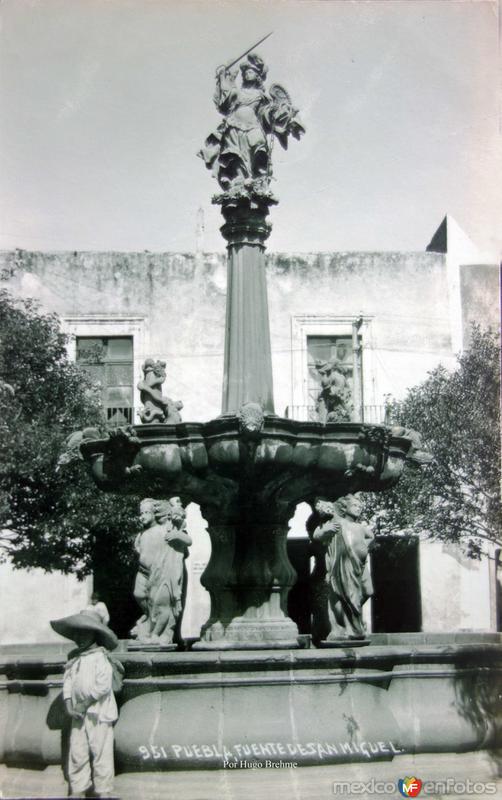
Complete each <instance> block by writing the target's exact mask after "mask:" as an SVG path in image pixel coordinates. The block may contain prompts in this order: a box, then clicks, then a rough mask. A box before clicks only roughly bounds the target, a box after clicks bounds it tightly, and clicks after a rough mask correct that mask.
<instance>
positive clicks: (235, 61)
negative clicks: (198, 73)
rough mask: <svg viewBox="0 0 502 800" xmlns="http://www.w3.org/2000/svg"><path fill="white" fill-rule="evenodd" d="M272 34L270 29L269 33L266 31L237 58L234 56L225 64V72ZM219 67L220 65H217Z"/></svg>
mask: <svg viewBox="0 0 502 800" xmlns="http://www.w3.org/2000/svg"><path fill="white" fill-rule="evenodd" d="M272 34H273V31H270V33H267V35H266V36H264V37H263V39H260V41H259V42H256V44H254V45H253V46H252V47H250V48H249V49H248V50H246V51H245V52H244V53H242V55H240V56H239V57H238V58H235V59H234V60H233V61H231V62H230V64H226V65H225V72H228V70H229V69H232V67H233V66H234V64H237V62H238V61H240V60H241V58H244V56H247V54H248V53H250V52H251V50H254V49H255V47H258V45H260V44H261V43H262V42H264V41H265V39H268V37H269V36H272ZM219 69H221V67H219Z"/></svg>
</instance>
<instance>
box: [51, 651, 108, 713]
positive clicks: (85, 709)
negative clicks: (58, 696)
mask: <svg viewBox="0 0 502 800" xmlns="http://www.w3.org/2000/svg"><path fill="white" fill-rule="evenodd" d="M112 679H113V669H112V665H111V664H110V661H109V659H108V657H107V655H106V650H105V649H104V648H103V647H95V648H93V649H91V650H84V651H83V652H82V653H81V654H80V655H77V656H76V657H75V658H72V659H70V660H69V661H68V663H67V664H66V667H65V673H64V679H63V699H64V700H70V699H71V701H72V705H73V708H74V709H75V711H80V712H82V713H85V714H86V716H91V717H95V718H96V721H97V722H115V720H116V719H117V718H118V711H117V703H116V701H115V696H114V694H113V691H112Z"/></svg>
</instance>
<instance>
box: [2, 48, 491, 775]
mask: <svg viewBox="0 0 502 800" xmlns="http://www.w3.org/2000/svg"><path fill="white" fill-rule="evenodd" d="M232 66H233V65H230V67H222V68H220V69H219V70H218V72H217V76H216V94H215V101H216V104H217V107H218V109H219V111H220V112H221V113H222V115H223V122H222V124H221V125H220V126H219V128H218V129H217V130H216V131H215V132H214V133H212V134H210V136H209V137H208V138H207V140H206V142H205V145H204V147H203V149H202V150H201V153H200V155H201V156H202V158H203V159H204V161H205V163H206V165H207V166H208V167H210V168H211V169H213V172H214V174H215V176H216V177H217V178H218V181H219V184H220V187H221V190H222V191H221V193H220V194H218V195H217V196H216V197H215V198H214V202H216V203H218V204H220V205H221V210H222V214H223V217H224V224H223V226H222V228H221V231H222V234H223V236H224V237H225V239H226V241H227V246H228V289H227V312H226V336H225V365H224V377H223V402H222V413H221V415H220V416H219V417H217V418H216V419H213V420H210V421H208V422H204V423H201V422H182V421H181V418H180V414H179V411H180V408H181V404H180V403H179V402H178V403H176V402H174V401H172V400H170V399H169V398H166V397H164V396H163V394H162V389H161V386H162V383H163V380H164V379H165V370H164V366H165V365H164V364H162V362H154V361H153V360H151V359H148V360H147V361H146V362H145V365H144V372H145V377H144V381H142V383H141V387H140V388H141V394H142V401H143V402H144V404H145V408H144V410H143V412H142V414H141V419H142V424H140V425H136V426H134V427H130V428H124V429H119V430H116V431H111V432H110V433H109V434H107V435H106V436H100V435H99V433H98V432H97V431H94V430H90V429H89V430H86V431H84V432H83V434H82V436H83V440H82V444H81V445H80V449H81V453H82V455H83V457H84V459H85V461H86V462H87V464H88V465H89V468H90V470H91V473H92V475H93V477H94V480H95V482H96V484H97V486H98V487H99V489H102V490H105V491H116V492H127V493H133V494H134V495H137V496H138V498H145V497H148V498H156V499H157V500H159V501H161V500H163V499H164V500H168V499H170V498H173V497H176V498H178V497H179V498H181V504H182V505H183V506H186V505H187V504H188V503H189V502H194V503H197V504H198V505H199V506H200V509H201V512H202V515H203V517H204V518H205V520H206V521H207V524H208V530H209V535H210V537H211V546H212V551H211V557H210V561H209V563H208V566H207V568H206V570H205V572H204V574H203V576H202V583H203V585H204V586H205V587H206V588H207V590H208V592H209V594H210V597H211V612H210V617H209V619H208V620H207V622H206V623H205V624H204V625H203V627H202V630H201V635H200V640H199V641H198V642H197V643H196V644H195V645H194V648H193V651H191V652H162V651H161V650H160V649H159V651H158V652H155V651H154V650H152V649H151V648H150V649H149V648H145V649H144V650H143V651H142V650H141V648H139V649H138V648H137V649H136V651H135V652H131V651H129V652H128V651H127V649H126V648H125V647H124V649H123V652H122V653H121V654H120V657H121V658H122V660H123V663H124V665H125V670H126V672H125V681H124V689H123V691H122V693H121V696H120V698H119V699H120V718H119V721H118V723H117V726H116V735H115V743H116V762H117V767H118V769H119V770H122V771H129V770H134V771H136V770H164V769H176V768H177V769H193V768H197V769H201V768H202V769H204V768H215V767H220V768H221V767H225V768H229V767H230V768H234V767H245V768H249V767H250V766H253V767H254V768H260V767H264V766H265V767H266V766H269V765H270V766H274V765H275V766H284V764H287V763H290V762H291V763H295V764H297V765H311V764H318V765H319V764H328V763H335V762H343V761H363V762H364V761H367V760H368V759H388V760H390V759H393V758H395V757H396V756H398V755H399V754H402V753H416V752H427V753H431V752H459V751H466V750H474V749H476V748H489V747H494V746H496V745H497V742H498V743H500V726H499V724H498V720H499V719H500V693H499V689H498V687H499V685H500V680H499V677H498V676H499V674H500V670H501V668H502V654H501V647H500V644H499V643H498V638H497V635H496V634H479V635H478V636H477V637H476V635H470V636H469V635H466V636H465V637H464V639H462V636H460V635H458V634H457V635H456V636H455V637H453V636H450V637H448V636H439V637H438V636H437V635H436V636H434V635H428V634H415V635H408V637H402V636H401V637H400V636H399V635H395V636H392V635H390V636H388V635H380V636H379V637H378V636H373V637H371V641H370V644H369V645H368V646H363V647H355V646H354V645H356V644H361V642H362V640H363V636H362V634H361V625H360V620H358V619H355V620H352V623H353V624H352V628H351V629H352V633H353V635H352V636H347V637H346V639H345V641H344V642H342V644H343V645H344V646H343V647H340V646H338V647H336V648H326V649H324V648H318V649H298V630H297V626H296V624H295V623H294V622H293V620H292V619H290V618H289V617H288V614H287V597H288V592H289V590H290V588H291V586H292V585H293V584H294V582H295V577H296V576H295V572H294V570H293V568H292V566H291V564H290V562H289V560H288V554H287V550H286V537H287V533H288V522H289V520H290V519H291V517H292V516H293V513H294V510H295V507H296V506H297V504H298V503H301V502H305V503H308V504H310V505H311V507H312V508H313V509H314V515H313V517H314V523H315V522H316V520H315V515H316V514H317V524H315V531H314V539H317V540H318V541H319V542H324V541H333V537H334V535H335V533H336V532H337V531H340V530H341V528H343V526H344V525H345V526H346V527H347V530H348V531H349V534H350V533H351V531H352V532H354V531H356V533H357V531H359V532H360V533H361V535H362V537H363V538H365V537H366V531H365V529H364V526H361V525H359V526H357V524H356V523H355V522H354V520H353V519H350V518H349V519H348V520H343V519H342V520H340V519H338V518H337V517H336V515H335V507H336V503H337V502H340V500H339V499H343V498H345V505H346V507H347V508H348V507H351V503H350V502H349V503H347V496H350V495H353V494H354V493H356V492H359V491H362V492H365V491H381V490H385V489H387V488H388V487H390V486H392V485H393V484H394V483H395V482H396V481H397V480H398V479H399V477H400V475H401V473H402V471H403V468H404V466H405V462H406V459H407V458H418V459H419V460H420V458H421V459H423V458H424V454H423V453H421V452H420V444H419V441H418V439H417V435H416V434H415V433H414V432H413V431H406V430H404V429H403V428H394V429H392V428H389V427H386V426H383V425H380V426H374V425H367V424H364V423H363V422H360V421H355V420H353V415H351V414H350V413H349V409H348V406H347V404H346V403H345V400H344V397H345V396H344V393H343V391H340V392H338V393H336V392H335V388H336V381H338V383H340V384H343V376H342V377H340V374H338V375H335V374H334V372H335V371H334V370H332V372H333V381H332V383H330V379H329V372H330V370H329V368H327V367H325V366H321V367H320V370H322V374H323V383H322V386H323V390H322V393H323V397H324V400H325V401H326V402H324V400H323V402H324V406H323V414H322V415H321V417H322V420H323V421H322V422H299V421H295V420H291V419H284V418H281V417H279V416H277V415H276V414H275V410H274V402H273V384H272V367H271V351H270V334H269V319H268V308H267V289H266V276H265V257H264V251H265V242H266V240H267V238H268V236H269V234H270V229H271V226H270V223H269V221H268V214H269V210H270V207H271V206H272V205H274V204H275V203H276V202H277V200H276V199H275V197H274V196H273V194H272V192H271V190H270V180H271V177H272V164H271V149H272V147H271V142H272V139H273V138H275V139H276V140H278V142H279V143H280V144H281V145H282V146H284V147H285V146H286V145H287V143H288V139H289V138H290V137H291V136H293V137H296V138H300V136H301V135H302V134H303V132H304V129H303V126H302V124H301V122H300V120H299V118H298V112H297V111H296V109H295V108H294V106H293V104H292V102H291V100H290V97H289V94H288V92H287V91H286V90H285V89H284V88H283V87H281V86H279V85H278V84H273V85H272V86H270V87H269V89H268V90H267V91H265V88H264V81H265V77H266V67H265V64H264V62H263V61H262V59H261V58H260V57H259V56H258V55H256V54H255V53H251V54H250V55H249V56H248V58H247V59H246V60H245V61H242V63H241V67H240V69H241V72H242V82H241V83H240V84H238V82H237V75H236V73H235V72H233V71H232ZM341 388H342V389H343V386H342V387H341ZM335 395H336V402H335V403H333V402H332V400H333V397H334V396H335ZM344 403H345V405H344ZM330 404H331V405H330ZM351 417H352V419H351ZM352 505H353V503H352ZM352 514H353V516H354V514H356V512H354V511H353V512H352ZM178 535H180V534H178ZM187 541H188V540H187ZM361 598H362V599H361V602H362V601H363V595H362V594H361ZM356 610H357V609H356ZM332 611H333V614H332V616H333V619H334V622H333V626H332V628H331V633H332V634H333V633H334V628H335V626H338V628H337V636H339V635H340V633H342V634H343V633H344V631H345V630H347V629H346V628H344V627H343V625H342V626H341V627H340V625H339V619H338V618H337V619H335V617H337V613H336V611H337V610H336V607H334V608H333V609H332ZM490 637H492V638H490ZM329 638H330V637H328V640H329ZM331 638H333V636H332V637H331ZM342 638H343V637H342ZM331 643H335V644H338V645H340V641H337V642H331ZM364 643H365V644H366V642H364ZM328 644H330V642H329V641H328ZM194 651H196V652H194ZM201 651H202V652H201ZM204 651H206V652H204ZM63 665H64V657H63V656H62V655H61V653H55V654H52V655H50V654H49V655H47V656H44V657H39V658H34V657H33V656H31V657H30V656H23V655H22V654H21V655H20V654H19V653H16V654H14V655H11V656H9V655H8V654H7V655H4V656H3V661H2V662H1V663H0V674H1V675H0V677H1V678H2V681H0V683H1V684H2V685H5V686H6V688H7V689H8V692H4V693H3V694H2V696H1V697H0V700H1V704H0V713H1V714H3V715H4V718H5V719H6V721H7V722H6V725H5V731H6V734H5V737H4V740H3V744H2V742H0V746H2V747H3V751H4V752H3V758H4V760H5V761H6V762H7V763H16V764H19V763H24V764H25V765H28V766H33V765H36V766H38V767H39V766H42V765H47V764H57V763H60V760H61V742H60V731H61V729H63V731H64V715H63V713H62V708H61V701H60V698H61V682H62V672H63ZM480 667H482V669H480Z"/></svg>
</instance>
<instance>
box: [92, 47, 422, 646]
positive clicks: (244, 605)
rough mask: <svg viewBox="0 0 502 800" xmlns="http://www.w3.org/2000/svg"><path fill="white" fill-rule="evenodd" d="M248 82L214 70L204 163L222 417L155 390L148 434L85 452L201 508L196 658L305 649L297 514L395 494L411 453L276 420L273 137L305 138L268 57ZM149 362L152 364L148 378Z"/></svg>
mask: <svg viewBox="0 0 502 800" xmlns="http://www.w3.org/2000/svg"><path fill="white" fill-rule="evenodd" d="M241 72H242V85H241V86H238V85H237V82H236V74H235V73H234V72H232V71H231V70H230V69H228V68H221V69H220V70H219V71H218V73H217V77H216V95H215V102H216V105H217V107H218V109H219V110H220V112H221V113H222V114H223V115H224V121H223V122H222V124H221V125H220V126H219V128H218V129H217V131H215V132H214V133H212V134H210V136H209V137H208V138H207V140H206V142H205V145H204V147H203V149H202V150H201V152H200V153H199V155H200V156H201V157H202V158H203V159H204V160H205V162H206V165H207V166H208V167H210V168H212V169H213V172H214V173H215V175H216V176H217V178H218V180H219V183H220V186H221V188H222V192H221V193H220V194H218V195H217V196H216V197H214V198H213V202H215V203H218V204H220V205H221V210H222V214H223V217H224V220H225V222H224V225H223V226H222V228H221V232H222V234H223V236H224V238H225V239H226V241H227V249H228V284H227V310H226V327H225V362H224V377H223V402H222V413H221V415H220V416H219V417H218V418H217V419H213V420H211V421H210V422H207V423H190V422H186V423H182V422H180V421H179V420H180V416H179V414H178V413H177V411H176V409H171V411H170V410H169V409H170V408H171V406H173V402H172V401H170V400H169V398H166V399H164V400H163V399H162V394H161V392H160V390H159V391H158V401H157V405H158V409H157V411H158V413H157V414H155V413H154V412H153V411H152V409H151V408H147V409H146V411H145V412H143V413H142V419H143V420H144V421H145V424H143V425H139V426H135V427H134V428H132V429H127V430H121V431H118V432H115V433H114V434H113V435H110V436H109V437H106V438H105V439H93V438H92V432H91V433H89V432H86V436H88V437H89V436H90V437H91V438H88V439H87V440H86V441H85V442H84V443H83V444H82V447H81V450H82V453H83V455H84V457H85V459H86V461H87V462H88V463H89V464H90V465H91V470H92V474H93V477H94V479H95V481H96V483H97V484H98V486H99V487H100V488H101V489H105V490H120V491H129V492H132V493H134V494H137V495H138V496H145V495H148V496H150V495H151V494H152V493H155V494H157V495H158V496H160V497H166V498H169V497H171V496H173V495H177V496H179V497H181V499H182V502H183V503H184V504H185V505H186V504H187V503H189V502H194V503H197V504H198V505H199V506H200V509H201V512H202V515H203V517H204V519H205V520H206V521H207V524H208V530H209V535H210V537H211V558H210V561H209V564H208V566H207V569H206V570H205V572H204V574H203V576H202V583H203V585H204V586H205V587H206V589H207V590H208V591H209V594H210V596H211V615H210V618H209V620H208V621H207V622H206V624H205V625H204V626H203V628H202V631H201V638H200V641H199V642H198V643H197V644H195V646H194V647H195V649H217V650H220V649H249V648H252V649H257V648H296V647H298V629H297V626H296V624H295V623H294V622H293V620H291V619H290V618H289V617H288V616H287V597H288V592H289V590H290V588H291V586H293V585H294V582H295V578H296V575H295V572H294V570H293V568H292V566H291V564H290V563H289V560H288V555H287V550H286V537H287V533H288V522H289V520H290V519H291V517H292V516H293V514H294V511H295V508H296V506H297V505H298V504H299V503H301V502H306V503H310V504H311V505H312V506H314V503H315V500H316V498H318V497H322V498H324V499H326V500H336V499H337V498H339V497H341V496H342V495H347V494H351V493H354V492H357V491H378V490H381V489H385V488H387V487H389V486H390V485H392V484H393V483H394V482H395V481H396V480H397V479H398V478H399V475H400V474H401V472H402V469H403V467H404V463H405V459H406V456H407V454H408V453H409V452H410V450H411V449H412V440H411V438H410V437H409V435H406V432H405V431H404V430H403V429H401V431H400V434H401V435H393V434H392V432H391V430H390V429H388V428H385V427H383V426H370V425H364V424H362V423H360V422H357V423H356V422H344V423H338V424H336V423H332V424H330V422H329V421H328V422H327V424H321V423H314V422H297V421H294V420H291V419H283V418H280V417H278V416H276V414H275V410H274V399H273V379H272V358H271V349H270V333H269V315H268V304H267V285H266V274H265V243H266V240H267V238H268V236H269V234H270V231H271V224H270V222H269V221H268V214H269V209H270V207H271V206H272V205H274V204H276V203H277V200H276V199H275V197H274V196H273V194H272V192H271V190H270V181H271V177H272V164H271V149H272V146H271V140H272V138H274V137H275V138H277V139H278V140H279V142H280V143H281V144H282V145H283V146H284V147H286V146H287V143H288V138H289V137H290V136H294V137H296V138H300V137H301V135H302V134H303V132H304V128H303V125H302V124H301V122H300V121H299V118H298V112H297V110H296V109H295V108H294V107H293V105H292V103H291V100H290V98H289V94H288V93H287V91H286V90H285V89H284V88H283V87H281V86H279V85H278V84H273V85H272V86H271V87H270V89H269V91H268V93H265V91H264V88H263V84H264V80H265V75H266V67H265V64H264V62H263V61H262V59H261V58H260V56H258V55H257V54H255V53H251V54H250V55H249V56H248V57H247V59H246V60H245V61H243V62H242V63H241ZM152 364H153V362H152V363H151V364H150V363H149V362H145V370H148V369H149V370H150V373H148V374H151V370H152ZM146 376H147V372H145V380H146ZM164 377H165V374H164ZM152 380H153V379H152ZM141 386H142V387H144V386H145V382H143V383H142V384H141ZM145 396H146V395H145ZM152 396H153V395H149V399H148V400H147V402H148V403H149V404H151V403H152V399H151V397H152ZM169 403H170V404H171V406H169ZM159 418H160V419H164V420H165V422H164V423H163V424H158V420H159ZM343 418H345V419H350V416H349V415H346V416H345V417H343ZM327 419H328V420H329V416H328V417H327Z"/></svg>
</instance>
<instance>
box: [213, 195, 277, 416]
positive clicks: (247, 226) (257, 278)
mask: <svg viewBox="0 0 502 800" xmlns="http://www.w3.org/2000/svg"><path fill="white" fill-rule="evenodd" d="M270 202H271V201H269V200H265V199H261V200H249V199H240V200H236V201H235V204H230V203H229V202H228V201H227V202H225V203H224V204H223V207H222V213H223V216H224V217H225V224H224V225H223V226H222V228H221V232H222V234H223V236H224V237H225V239H226V240H227V242H228V245H227V248H228V271H227V274H228V285H227V311H226V328H225V366H224V376H223V401H222V413H223V414H237V412H238V410H239V408H240V407H241V405H242V404H243V403H249V402H256V403H259V404H260V405H261V407H262V408H263V410H264V412H265V413H266V414H273V413H274V393H273V383H272V356H271V350H270V330H269V321H268V302H267V284H266V275H265V241H266V239H267V238H268V236H269V234H270V230H271V225H270V223H269V222H267V221H266V217H267V214H268V208H269V203H270Z"/></svg>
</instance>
